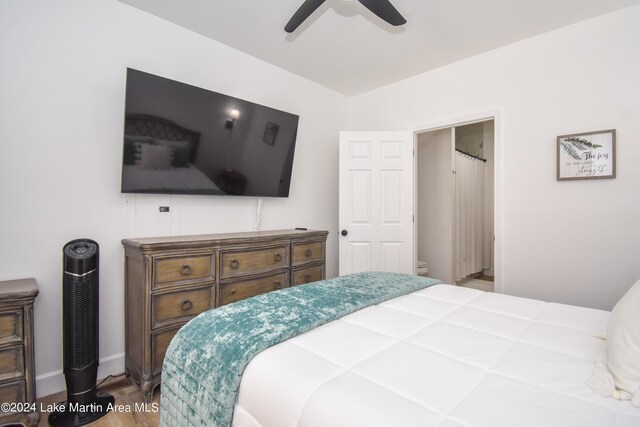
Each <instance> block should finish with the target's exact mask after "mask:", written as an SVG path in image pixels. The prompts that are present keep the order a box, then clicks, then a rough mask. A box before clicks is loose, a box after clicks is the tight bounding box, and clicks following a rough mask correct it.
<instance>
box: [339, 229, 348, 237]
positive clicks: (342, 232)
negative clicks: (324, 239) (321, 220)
mask: <svg viewBox="0 0 640 427" xmlns="http://www.w3.org/2000/svg"><path fill="white" fill-rule="evenodd" d="M340 234H342V235H343V236H346V235H347V234H349V233H348V232H347V230H342V231H341V232H340Z"/></svg>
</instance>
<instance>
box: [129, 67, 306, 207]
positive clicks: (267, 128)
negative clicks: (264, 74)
mask: <svg viewBox="0 0 640 427" xmlns="http://www.w3.org/2000/svg"><path fill="white" fill-rule="evenodd" d="M298 120H299V117H298V116H297V115H295V114H291V113H287V112H284V111H280V110H276V109H273V108H269V107H265V106H263V105H259V104H255V103H252V102H249V101H244V100H242V99H238V98H234V97H231V96H228V95H224V94H221V93H218V92H212V91H209V90H206V89H201V88H198V87H195V86H191V85H188V84H185V83H180V82H177V81H174V80H169V79H166V78H163V77H159V76H155V75H153V74H148V73H144V72H142V71H137V70H134V69H131V68H129V69H127V85H126V101H125V120H124V136H123V162H122V163H123V164H122V192H123V193H156V194H206V195H241V196H256V197H288V195H289V187H290V183H291V172H292V167H293V156H294V150H295V145H296V137H297V131H298Z"/></svg>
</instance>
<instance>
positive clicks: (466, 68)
mask: <svg viewBox="0 0 640 427" xmlns="http://www.w3.org/2000/svg"><path fill="white" fill-rule="evenodd" d="M639 45H640V6H635V7H632V8H627V9H624V10H622V11H619V12H616V13H612V14H608V15H604V16H601V17H598V18H595V19H591V20H588V21H585V22H582V23H579V24H576V25H572V26H570V27H565V28H563V29H559V30H556V31H553V32H550V33H547V34H543V35H541V36H538V37H534V38H531V39H527V40H524V41H521V42H518V43H515V44H512V45H509V46H506V47H504V48H501V49H498V50H494V51H491V52H488V53H485V54H482V55H479V56H476V57H472V58H469V59H467V60H464V61H461V62H458V63H455V64H451V65H449V66H446V67H443V68H440V69H438V70H434V71H432V72H429V73H425V74H422V75H419V76H416V77H413V78H410V79H407V80H404V81H401V82H398V83H395V84H393V85H390V86H386V87H384V88H381V89H378V90H375V91H372V92H368V93H366V94H363V95H360V96H357V97H354V98H351V99H350V100H349V103H348V105H349V114H348V115H349V122H350V123H349V128H350V129H363V130H402V129H415V128H418V127H420V126H421V125H425V124H429V123H432V122H437V121H441V120H443V121H444V120H448V119H450V118H457V117H461V116H466V115H470V114H476V113H479V112H484V111H489V110H493V109H496V108H498V109H501V110H502V112H503V114H502V121H501V123H502V126H501V128H499V129H497V133H498V134H500V133H501V136H502V139H501V142H502V144H501V145H499V146H498V149H499V150H501V154H502V165H501V166H502V189H503V192H502V198H503V206H502V216H501V217H502V220H503V223H502V227H503V228H502V232H503V236H502V237H503V240H502V244H503V264H502V265H503V271H502V272H500V271H496V275H499V274H502V280H503V284H504V291H505V292H506V293H508V294H514V295H521V296H525V297H534V298H540V299H543V300H551V301H558V302H563V303H571V304H578V305H584V306H590V307H598V308H604V309H610V308H611V307H612V306H613V304H614V303H615V302H616V301H617V299H618V298H620V296H621V295H622V294H623V293H624V292H625V291H626V290H627V289H628V288H629V287H630V286H631V284H632V283H633V281H634V280H635V279H637V278H639V277H640V262H639V259H638V253H639V252H640V249H639V248H640V221H639V218H640V198H639V197H638V185H639V183H640V168H638V167H637V161H638V159H639V158H640V120H638V113H639V112H640V103H639V100H640V84H638V76H640V55H639V50H638V46H639ZM416 54H420V53H418V52H416ZM609 128H615V129H617V132H618V133H617V136H618V145H617V150H618V151H617V171H618V176H617V178H616V179H613V180H590V181H571V182H568V181H567V182H558V181H556V136H557V135H563V134H570V133H576V132H582V131H592V130H600V129H609ZM497 137H498V136H497ZM498 138H499V137H498ZM498 159H499V158H498ZM496 197H497V198H499V195H496ZM496 214H498V213H496ZM498 217H500V215H498Z"/></svg>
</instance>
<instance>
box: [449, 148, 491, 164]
mask: <svg viewBox="0 0 640 427" xmlns="http://www.w3.org/2000/svg"><path fill="white" fill-rule="evenodd" d="M456 151H457V152H458V153H462V154H464V155H465V156H469V157H473V158H474V159H476V160H480V161H482V162H485V163H487V159H483V158H482V157H478V156H474V155H473V154H469V153H467V152H466V151H462V150H458V149H457V148H456Z"/></svg>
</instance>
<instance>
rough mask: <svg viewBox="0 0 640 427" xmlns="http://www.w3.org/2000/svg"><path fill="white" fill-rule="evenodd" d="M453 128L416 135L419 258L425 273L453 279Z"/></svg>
mask: <svg viewBox="0 0 640 427" xmlns="http://www.w3.org/2000/svg"><path fill="white" fill-rule="evenodd" d="M451 138H452V129H451V128H448V129H441V130H437V131H433V132H425V133H421V134H419V135H418V143H417V150H416V157H417V159H416V160H417V161H416V163H417V168H418V170H417V180H416V181H417V182H416V192H417V202H418V206H417V217H416V218H417V219H416V224H417V233H416V237H417V239H418V242H417V247H418V259H419V260H421V261H424V262H426V263H427V268H428V269H429V273H428V276H429V277H433V278H436V279H439V280H442V281H443V282H446V283H451V281H452V280H453V217H454V214H453V194H454V186H453V183H454V181H453V176H452V173H451V171H452V168H453V167H452V165H453V159H452V155H453V147H452V146H451V145H452V141H451Z"/></svg>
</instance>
